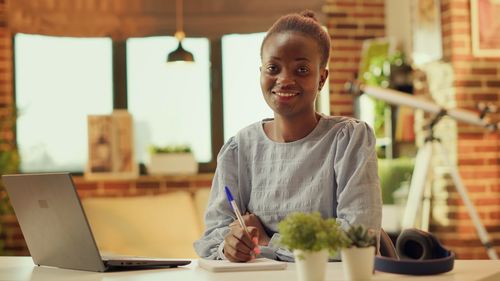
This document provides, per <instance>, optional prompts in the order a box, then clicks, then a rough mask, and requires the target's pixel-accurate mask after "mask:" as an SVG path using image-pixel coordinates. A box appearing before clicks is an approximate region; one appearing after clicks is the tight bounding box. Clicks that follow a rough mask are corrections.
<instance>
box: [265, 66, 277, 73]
mask: <svg viewBox="0 0 500 281" xmlns="http://www.w3.org/2000/svg"><path fill="white" fill-rule="evenodd" d="M266 70H267V72H269V73H276V72H277V71H278V67H277V66H276V65H268V66H267V67H266Z"/></svg>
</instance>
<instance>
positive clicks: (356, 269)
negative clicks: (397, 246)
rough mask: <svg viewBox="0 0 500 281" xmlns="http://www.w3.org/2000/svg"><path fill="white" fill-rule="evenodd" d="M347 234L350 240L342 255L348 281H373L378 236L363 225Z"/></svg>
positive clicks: (353, 227)
mask: <svg viewBox="0 0 500 281" xmlns="http://www.w3.org/2000/svg"><path fill="white" fill-rule="evenodd" d="M345 234H346V236H347V239H348V244H347V246H346V247H344V248H342V250H341V251H340V255H341V258H342V266H343V269H344V275H345V278H346V280H356V281H365V280H371V278H372V274H373V265H374V261H375V244H376V241H377V235H376V233H375V231H373V230H372V229H367V228H366V227H365V226H363V225H357V226H351V227H349V229H347V231H345Z"/></svg>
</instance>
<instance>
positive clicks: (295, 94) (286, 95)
mask: <svg viewBox="0 0 500 281" xmlns="http://www.w3.org/2000/svg"><path fill="white" fill-rule="evenodd" d="M272 93H273V94H275V95H277V96H279V97H283V98H290V97H294V96H297V95H298V94H299V93H285V92H275V91H273V92H272Z"/></svg>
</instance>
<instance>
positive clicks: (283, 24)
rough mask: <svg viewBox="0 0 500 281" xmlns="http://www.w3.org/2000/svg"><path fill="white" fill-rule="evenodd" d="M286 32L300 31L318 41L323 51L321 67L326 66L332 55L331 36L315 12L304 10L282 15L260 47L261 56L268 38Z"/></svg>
mask: <svg viewBox="0 0 500 281" xmlns="http://www.w3.org/2000/svg"><path fill="white" fill-rule="evenodd" d="M284 32H299V33H302V34H304V35H305V36H308V37H310V38H312V39H314V40H316V42H317V43H318V47H319V49H320V51H321V67H325V66H326V64H327V62H328V58H329V57H330V36H329V35H328V33H327V32H326V31H325V30H324V29H323V27H322V26H321V25H320V24H319V22H318V20H317V19H316V17H315V15H314V12H313V11H311V10H304V11H302V12H300V13H294V14H288V15H285V16H282V17H280V18H279V19H278V20H277V21H276V22H275V23H274V24H273V25H272V26H271V28H269V30H268V31H267V34H266V36H265V37H264V40H263V41H262V45H261V47H260V56H261V57H262V49H263V48H264V44H265V43H266V41H267V39H269V37H271V36H272V35H274V34H278V33H284Z"/></svg>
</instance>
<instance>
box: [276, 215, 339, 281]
mask: <svg viewBox="0 0 500 281" xmlns="http://www.w3.org/2000/svg"><path fill="white" fill-rule="evenodd" d="M278 229H279V232H280V235H281V237H280V244H281V245H283V246H285V247H287V248H288V249H289V250H292V251H293V254H294V256H295V262H296V268H297V274H298V277H299V281H313V280H314V281H320V280H325V270H326V264H327V262H328V257H329V256H334V255H335V254H336V253H337V251H338V250H339V249H341V248H342V247H344V246H346V245H347V239H346V237H345V235H344V233H343V231H342V229H341V228H340V225H339V224H338V223H337V221H336V220H335V219H334V218H329V219H323V218H322V217H321V215H320V213H319V212H315V213H310V214H306V213H292V214H290V215H288V216H287V217H286V218H285V219H284V220H283V221H281V222H280V223H279V224H278Z"/></svg>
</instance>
